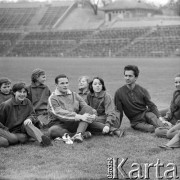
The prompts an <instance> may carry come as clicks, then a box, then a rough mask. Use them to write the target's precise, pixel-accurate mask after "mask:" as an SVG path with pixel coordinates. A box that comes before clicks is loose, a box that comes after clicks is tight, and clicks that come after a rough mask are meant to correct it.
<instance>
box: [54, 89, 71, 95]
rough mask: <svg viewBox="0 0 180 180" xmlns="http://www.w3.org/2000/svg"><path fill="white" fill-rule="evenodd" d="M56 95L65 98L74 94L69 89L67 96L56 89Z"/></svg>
mask: <svg viewBox="0 0 180 180" xmlns="http://www.w3.org/2000/svg"><path fill="white" fill-rule="evenodd" d="M54 94H55V95H56V96H65V95H70V94H72V92H71V91H70V90H69V89H68V90H67V93H66V94H63V93H61V92H60V91H59V90H58V89H57V88H56V89H55V91H54Z"/></svg>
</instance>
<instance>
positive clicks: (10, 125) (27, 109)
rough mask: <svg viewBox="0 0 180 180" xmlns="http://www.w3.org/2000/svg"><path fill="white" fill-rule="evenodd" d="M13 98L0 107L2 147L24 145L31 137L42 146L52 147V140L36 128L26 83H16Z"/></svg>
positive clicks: (0, 140) (0, 144)
mask: <svg viewBox="0 0 180 180" xmlns="http://www.w3.org/2000/svg"><path fill="white" fill-rule="evenodd" d="M12 91H13V97H12V98H11V99H9V100H7V101H5V102H3V103H2V104H1V105H0V123H1V126H0V147H7V146H9V145H12V144H17V143H18V142H21V143H24V142H26V140H27V139H28V136H29V137H32V138H34V139H35V140H37V141H38V142H39V143H40V144H42V145H45V146H47V145H50V144H51V142H50V139H49V138H48V137H47V136H45V135H43V133H42V132H41V131H40V130H39V129H38V128H37V127H35V124H36V122H37V118H36V116H35V114H34V111H33V107H32V104H31V102H30V101H29V99H27V98H26V96H27V88H26V85H25V83H16V84H14V85H13V88H12Z"/></svg>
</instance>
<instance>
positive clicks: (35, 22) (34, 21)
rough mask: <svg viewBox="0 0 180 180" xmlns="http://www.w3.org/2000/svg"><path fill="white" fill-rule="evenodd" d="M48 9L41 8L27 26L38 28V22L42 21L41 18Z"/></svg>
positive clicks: (45, 7)
mask: <svg viewBox="0 0 180 180" xmlns="http://www.w3.org/2000/svg"><path fill="white" fill-rule="evenodd" d="M47 9H48V7H47V6H44V7H41V8H40V9H39V11H37V13H36V14H35V16H34V17H33V18H32V20H31V21H30V23H29V26H31V27H33V28H35V27H39V25H38V24H39V22H40V20H41V19H42V17H43V16H44V14H45V12H46V11H47Z"/></svg>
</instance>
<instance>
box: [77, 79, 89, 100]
mask: <svg viewBox="0 0 180 180" xmlns="http://www.w3.org/2000/svg"><path fill="white" fill-rule="evenodd" d="M89 83H90V78H89V77H88V76H81V77H79V79H78V89H79V92H78V94H79V95H80V96H81V97H82V98H83V99H84V100H85V101H86V102H87V95H88V93H89Z"/></svg>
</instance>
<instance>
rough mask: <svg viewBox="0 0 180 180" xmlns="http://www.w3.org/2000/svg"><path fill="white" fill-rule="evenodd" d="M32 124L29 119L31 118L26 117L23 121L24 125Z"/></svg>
mask: <svg viewBox="0 0 180 180" xmlns="http://www.w3.org/2000/svg"><path fill="white" fill-rule="evenodd" d="M31 124H32V121H31V119H26V120H25V121H24V125H25V126H26V125H31Z"/></svg>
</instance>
